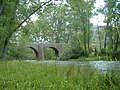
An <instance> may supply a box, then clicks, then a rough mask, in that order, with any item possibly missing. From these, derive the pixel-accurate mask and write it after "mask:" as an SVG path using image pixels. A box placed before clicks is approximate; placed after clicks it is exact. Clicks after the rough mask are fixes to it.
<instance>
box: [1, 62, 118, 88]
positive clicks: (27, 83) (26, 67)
mask: <svg viewBox="0 0 120 90" xmlns="http://www.w3.org/2000/svg"><path fill="white" fill-rule="evenodd" d="M67 89H68V90H120V72H116V71H111V72H107V73H106V74H105V73H104V74H103V73H99V72H98V71H96V70H95V69H93V68H92V67H90V66H88V67H81V68H76V67H74V65H58V64H47V63H45V64H43V63H35V64H33V63H28V62H24V61H18V60H14V61H1V62H0V90H67Z"/></svg>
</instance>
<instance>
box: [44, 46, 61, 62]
mask: <svg viewBox="0 0 120 90" xmlns="http://www.w3.org/2000/svg"><path fill="white" fill-rule="evenodd" d="M58 56H59V51H58V50H57V49H56V48H55V47H48V48H45V60H56V59H57V57H58Z"/></svg>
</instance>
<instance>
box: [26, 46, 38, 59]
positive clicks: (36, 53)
mask: <svg viewBox="0 0 120 90" xmlns="http://www.w3.org/2000/svg"><path fill="white" fill-rule="evenodd" d="M28 48H30V49H32V50H33V51H34V52H35V55H36V57H37V58H38V51H37V50H36V49H35V48H34V47H28Z"/></svg>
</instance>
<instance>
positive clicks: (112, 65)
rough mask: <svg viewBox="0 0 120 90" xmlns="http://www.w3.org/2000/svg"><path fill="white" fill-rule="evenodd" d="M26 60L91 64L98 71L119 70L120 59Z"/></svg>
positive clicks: (76, 64)
mask: <svg viewBox="0 0 120 90" xmlns="http://www.w3.org/2000/svg"><path fill="white" fill-rule="evenodd" d="M26 62H31V63H43V64H44V63H46V64H53V63H55V64H61V65H69V64H70V65H74V66H77V67H83V66H91V67H93V68H95V69H97V70H100V71H108V70H118V71H120V61H102V60H100V61H55V60H45V61H36V60H26Z"/></svg>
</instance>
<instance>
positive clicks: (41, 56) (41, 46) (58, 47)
mask: <svg viewBox="0 0 120 90" xmlns="http://www.w3.org/2000/svg"><path fill="white" fill-rule="evenodd" d="M27 47H28V48H31V49H33V50H34V52H35V54H36V57H37V59H38V60H45V49H46V48H51V49H53V50H54V51H55V55H56V56H57V57H59V55H61V54H62V53H63V50H64V44H63V43H29V44H27Z"/></svg>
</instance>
